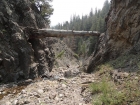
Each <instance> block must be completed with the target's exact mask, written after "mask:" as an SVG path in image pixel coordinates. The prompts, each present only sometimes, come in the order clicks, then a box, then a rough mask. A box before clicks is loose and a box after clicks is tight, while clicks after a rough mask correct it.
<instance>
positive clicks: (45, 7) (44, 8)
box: [33, 0, 54, 23]
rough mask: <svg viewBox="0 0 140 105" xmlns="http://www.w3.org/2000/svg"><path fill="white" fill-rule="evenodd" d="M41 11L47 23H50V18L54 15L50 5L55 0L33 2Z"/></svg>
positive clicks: (35, 0) (36, 0)
mask: <svg viewBox="0 0 140 105" xmlns="http://www.w3.org/2000/svg"><path fill="white" fill-rule="evenodd" d="M33 1H34V2H35V4H36V6H37V8H38V10H39V11H40V14H41V16H42V17H43V18H44V19H45V20H46V21H47V23H50V20H49V18H50V16H51V15H52V14H53V10H54V9H53V8H52V6H51V5H50V2H52V1H53V0H33Z"/></svg>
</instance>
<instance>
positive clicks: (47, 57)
mask: <svg viewBox="0 0 140 105" xmlns="http://www.w3.org/2000/svg"><path fill="white" fill-rule="evenodd" d="M30 1H31V0H1V1H0V80H1V81H5V82H6V81H16V80H19V79H27V78H32V79H33V78H36V77H38V76H41V75H42V74H44V73H46V74H48V72H49V71H51V69H52V65H53V62H54V59H53V58H54V53H53V52H52V51H51V48H48V46H47V45H46V43H45V42H44V41H43V40H41V39H29V36H28V33H27V32H26V31H25V30H24V28H25V27H27V26H28V27H33V28H45V27H46V26H47V24H46V22H45V20H44V19H43V18H42V17H41V16H40V14H39V12H38V9H37V7H36V6H35V4H34V3H32V2H30ZM45 49H48V50H47V51H46V50H45ZM50 65H51V66H50Z"/></svg>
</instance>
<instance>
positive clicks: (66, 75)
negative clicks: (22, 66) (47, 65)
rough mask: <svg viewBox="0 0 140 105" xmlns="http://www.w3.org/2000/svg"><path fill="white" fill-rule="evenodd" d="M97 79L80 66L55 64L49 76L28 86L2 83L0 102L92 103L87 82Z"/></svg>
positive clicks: (28, 104) (37, 104) (14, 104)
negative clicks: (84, 71) (80, 68)
mask: <svg viewBox="0 0 140 105" xmlns="http://www.w3.org/2000/svg"><path fill="white" fill-rule="evenodd" d="M29 81H30V82H31V80H28V81H27V82H25V83H30V82H29ZM94 81H95V76H94V74H86V73H83V72H80V71H79V69H78V67H71V66H70V67H69V68H66V67H59V68H54V69H53V71H52V72H51V74H50V76H49V78H48V77H45V76H44V77H43V78H40V79H37V80H35V81H32V83H30V84H28V85H27V86H26V85H25V84H21V85H19V86H16V85H15V86H14V85H13V86H12V85H11V87H10V88H8V87H6V86H7V85H6V86H4V85H3V91H1V93H0V94H1V95H0V97H1V99H0V105H24V104H26V105H91V103H90V102H91V93H90V91H89V88H88V85H89V83H91V82H94ZM3 93H5V94H3Z"/></svg>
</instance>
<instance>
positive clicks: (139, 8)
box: [86, 0, 140, 72]
mask: <svg viewBox="0 0 140 105" xmlns="http://www.w3.org/2000/svg"><path fill="white" fill-rule="evenodd" d="M105 21H106V26H107V27H106V28H107V30H106V32H105V34H104V35H101V36H100V38H99V44H98V47H97V49H96V53H95V54H93V55H92V57H91V59H90V63H89V65H88V67H87V69H86V71H87V72H92V71H94V69H95V67H96V66H97V65H99V64H101V63H103V62H104V61H107V60H109V59H115V58H117V57H118V56H120V55H121V54H123V53H126V52H127V53H132V54H139V52H140V47H139V46H140V0H111V8H110V11H109V13H108V15H107V17H106V19H105Z"/></svg>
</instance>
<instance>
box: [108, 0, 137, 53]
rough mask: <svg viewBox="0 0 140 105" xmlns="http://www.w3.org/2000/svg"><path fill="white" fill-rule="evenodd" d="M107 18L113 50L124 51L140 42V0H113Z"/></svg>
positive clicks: (109, 41) (109, 42) (109, 38)
mask: <svg viewBox="0 0 140 105" xmlns="http://www.w3.org/2000/svg"><path fill="white" fill-rule="evenodd" d="M106 19H107V20H106V22H107V31H106V35H107V39H108V45H109V46H111V49H112V50H113V52H119V53H123V52H125V51H128V50H130V49H132V48H133V47H134V46H135V45H136V44H139V39H140V0H112V1H111V8H110V12H109V14H108V16H107V18H106ZM135 50H136V51H137V52H139V51H140V48H139V47H137V48H136V49H135Z"/></svg>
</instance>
